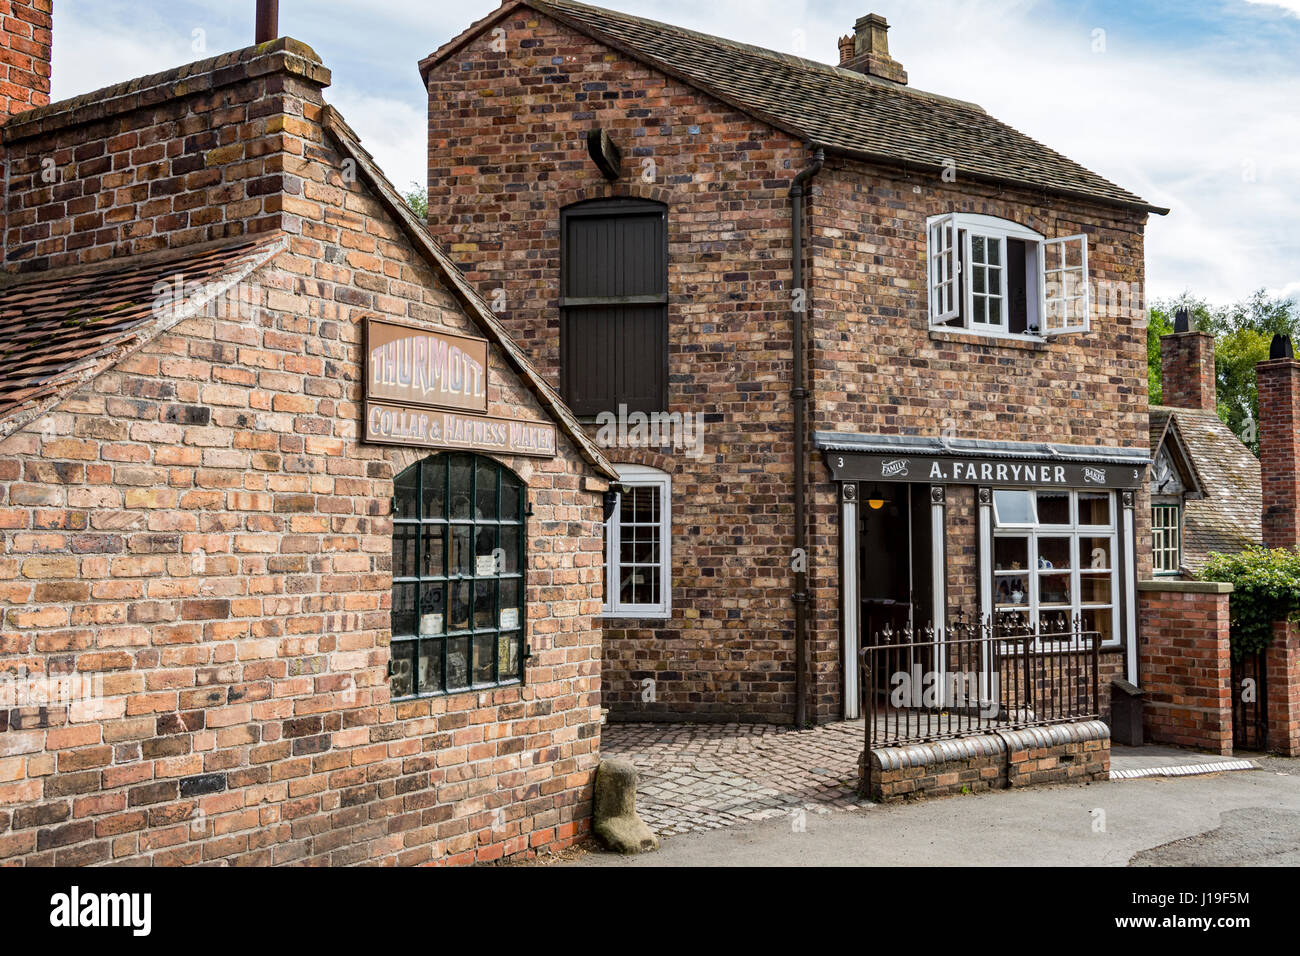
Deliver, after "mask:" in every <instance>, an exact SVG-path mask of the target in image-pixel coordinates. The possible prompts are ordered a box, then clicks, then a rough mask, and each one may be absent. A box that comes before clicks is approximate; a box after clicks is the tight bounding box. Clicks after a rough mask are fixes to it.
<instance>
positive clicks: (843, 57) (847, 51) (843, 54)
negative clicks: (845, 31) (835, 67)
mask: <svg viewBox="0 0 1300 956" xmlns="http://www.w3.org/2000/svg"><path fill="white" fill-rule="evenodd" d="M852 59H853V37H851V36H842V37H840V66H844V64H846V63H848V62H849V61H850V60H852Z"/></svg>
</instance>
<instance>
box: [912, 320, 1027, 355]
mask: <svg viewBox="0 0 1300 956" xmlns="http://www.w3.org/2000/svg"><path fill="white" fill-rule="evenodd" d="M930 339H931V341H934V342H954V343H958V344H961V345H985V346H998V347H1002V348H1009V349H1023V350H1025V351H1028V352H1045V351H1047V348H1048V341H1047V339H1045V338H1042V337H1041V336H1037V335H1014V334H1012V333H1010V332H1007V333H1004V334H1001V335H995V334H993V333H991V332H972V331H970V330H969V329H962V330H961V331H958V330H956V329H945V328H939V327H937V326H930Z"/></svg>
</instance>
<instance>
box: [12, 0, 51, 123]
mask: <svg viewBox="0 0 1300 956" xmlns="http://www.w3.org/2000/svg"><path fill="white" fill-rule="evenodd" d="M53 4H54V0H0V123H3V122H4V121H5V120H6V119H8V118H9V117H10V116H13V115H14V114H15V113H21V112H23V111H24V110H30V109H32V108H33V107H36V106H47V105H48V104H49V102H50V53H51V50H52V44H53V39H52V34H51V31H52V29H53V20H52V18H53Z"/></svg>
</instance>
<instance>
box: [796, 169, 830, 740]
mask: <svg viewBox="0 0 1300 956" xmlns="http://www.w3.org/2000/svg"><path fill="white" fill-rule="evenodd" d="M825 162H826V153H825V151H824V150H822V149H821V148H820V147H817V148H816V150H815V152H814V153H813V157H812V161H811V162H810V163H809V164H808V165H807V166H805V167H804V168H803V169H801V170H800V171H799V174H798V175H797V176H795V178H794V183H793V184H792V185H791V186H790V201H791V207H792V208H791V216H790V233H791V234H790V250H791V251H790V256H791V260H792V267H793V268H792V271H793V273H794V284H793V286H792V288H791V290H790V298H791V311H792V313H793V319H794V342H793V348H794V385H793V387H792V388H791V389H790V397H791V399H793V400H794V546H795V550H796V551H797V552H799V553H801V554H803V555H804V561H803V566H804V567H805V568H806V566H807V536H806V534H805V531H804V525H805V521H806V517H807V516H806V514H805V511H806V508H807V504H806V502H805V501H804V496H805V491H804V470H805V467H806V466H805V463H804V418H805V413H806V410H807V406H808V389H807V388H805V387H804V332H803V317H804V312H805V311H806V310H807V308H808V302H809V299H810V296H809V295H808V291H807V289H805V288H804V281H803V211H804V186H805V185H806V184H807V183H809V182H810V181H811V180H812V178H813V177H814V176H816V175H817V174H818V173H819V172H821V168H822V165H823V164H824V163H825ZM801 290H802V295H801V294H800V292H801ZM801 305H802V306H803V308H800V306H801ZM794 667H795V674H794V723H795V726H796V727H803V726H806V725H807V723H808V677H807V671H808V572H807V570H806V569H805V570H802V571H796V572H795V576H794Z"/></svg>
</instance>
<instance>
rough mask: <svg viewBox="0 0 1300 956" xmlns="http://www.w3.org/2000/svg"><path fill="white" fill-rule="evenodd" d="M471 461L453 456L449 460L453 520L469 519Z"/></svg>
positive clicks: (471, 477)
mask: <svg viewBox="0 0 1300 956" xmlns="http://www.w3.org/2000/svg"><path fill="white" fill-rule="evenodd" d="M473 475H474V464H473V459H471V458H470V457H469V456H468V455H454V456H453V457H452V459H451V488H450V492H449V493H450V496H451V516H452V518H453V519H455V520H468V519H469V517H470V500H469V495H470V483H471V481H472V480H473Z"/></svg>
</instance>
